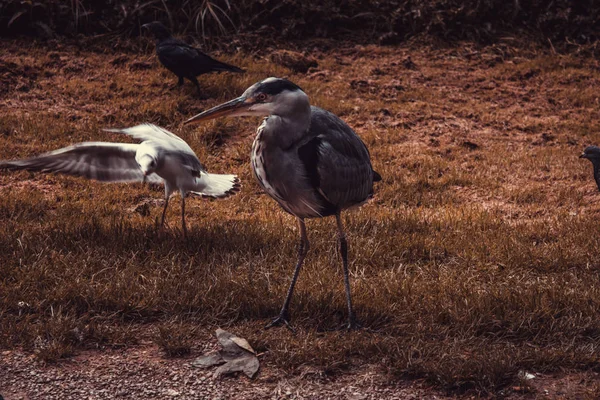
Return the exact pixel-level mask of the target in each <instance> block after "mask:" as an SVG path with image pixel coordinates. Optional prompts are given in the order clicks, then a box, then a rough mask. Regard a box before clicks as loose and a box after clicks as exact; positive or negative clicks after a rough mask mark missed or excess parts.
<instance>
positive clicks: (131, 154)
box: [0, 142, 162, 183]
mask: <svg viewBox="0 0 600 400" xmlns="http://www.w3.org/2000/svg"><path fill="white" fill-rule="evenodd" d="M137 148H138V145H137V144H127V143H104V142H88V143H79V144H76V145H73V146H69V147H65V148H62V149H58V150H55V151H51V152H49V153H45V154H42V155H40V156H37V157H32V158H27V159H24V160H14V161H0V169H25V170H29V171H42V172H56V173H62V174H67V175H74V176H82V177H85V178H88V179H95V180H98V181H103V182H140V181H142V180H143V178H144V174H143V173H142V171H141V170H140V168H139V166H138V164H137V162H136V161H135V154H136V151H137ZM146 181H150V182H153V183H162V179H161V178H160V177H159V176H157V175H155V174H152V175H150V176H148V177H146Z"/></svg>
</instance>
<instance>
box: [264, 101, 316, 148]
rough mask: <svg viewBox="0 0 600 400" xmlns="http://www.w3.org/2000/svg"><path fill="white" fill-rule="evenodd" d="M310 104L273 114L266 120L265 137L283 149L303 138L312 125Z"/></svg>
mask: <svg viewBox="0 0 600 400" xmlns="http://www.w3.org/2000/svg"><path fill="white" fill-rule="evenodd" d="M310 118H311V111H310V104H309V103H308V102H306V104H304V105H301V106H300V105H299V107H296V108H294V109H293V111H292V112H289V113H277V114H272V115H270V116H269V118H267V119H266V121H265V129H264V130H263V131H264V132H263V137H264V139H265V140H267V141H269V142H272V143H275V144H277V145H278V146H279V147H281V148H283V149H287V148H290V147H291V146H292V145H293V144H294V143H297V142H298V141H299V140H300V139H302V138H303V137H304V136H305V135H306V132H307V131H308V128H309V127H310Z"/></svg>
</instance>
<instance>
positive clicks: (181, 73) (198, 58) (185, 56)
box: [142, 21, 244, 94]
mask: <svg viewBox="0 0 600 400" xmlns="http://www.w3.org/2000/svg"><path fill="white" fill-rule="evenodd" d="M142 28H145V29H148V30H149V31H150V32H152V34H153V35H154V38H155V39H156V54H157V55H158V59H159V61H160V62H161V63H162V65H164V66H165V67H166V68H167V69H168V70H169V71H171V72H173V73H174V74H175V75H177V77H178V78H179V81H178V82H177V85H178V86H181V85H183V79H184V78H186V79H188V80H190V81H191V82H193V83H194V84H195V85H196V88H197V89H198V94H200V84H199V83H198V79H196V77H197V76H198V75H202V74H206V73H209V72H221V71H228V72H237V73H242V72H244V70H243V69H241V68H238V67H236V66H233V65H229V64H226V63H224V62H221V61H218V60H215V59H214V58H212V57H210V56H209V55H207V54H204V53H203V52H201V51H200V50H199V49H197V48H195V47H192V46H190V45H189V44H187V43H185V42H182V41H181V40H178V39H175V38H174V37H173V36H171V33H170V32H169V30H168V29H167V28H166V27H165V26H164V25H163V24H161V23H160V22H158V21H155V22H150V23H149V24H144V25H142Z"/></svg>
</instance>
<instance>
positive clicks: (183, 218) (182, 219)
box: [181, 192, 187, 238]
mask: <svg viewBox="0 0 600 400" xmlns="http://www.w3.org/2000/svg"><path fill="white" fill-rule="evenodd" d="M181 226H182V227H183V237H185V238H187V228H186V226H185V192H181Z"/></svg>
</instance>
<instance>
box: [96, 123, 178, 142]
mask: <svg viewBox="0 0 600 400" xmlns="http://www.w3.org/2000/svg"><path fill="white" fill-rule="evenodd" d="M105 131H106V132H116V133H124V134H126V135H129V136H131V137H133V138H134V139H137V140H140V141H146V140H158V141H163V142H164V141H166V142H172V143H179V142H183V143H185V141H184V140H183V139H182V138H180V137H179V136H177V135H175V134H174V133H172V132H169V131H168V130H166V129H163V128H161V127H160V126H156V125H153V124H141V125H136V126H133V127H131V128H123V129H105ZM186 146H187V144H186Z"/></svg>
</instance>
